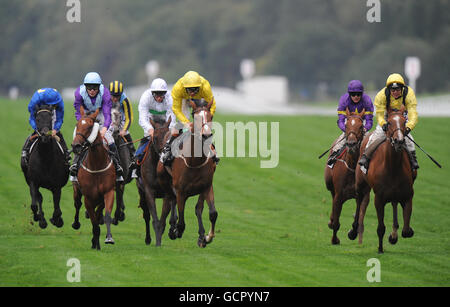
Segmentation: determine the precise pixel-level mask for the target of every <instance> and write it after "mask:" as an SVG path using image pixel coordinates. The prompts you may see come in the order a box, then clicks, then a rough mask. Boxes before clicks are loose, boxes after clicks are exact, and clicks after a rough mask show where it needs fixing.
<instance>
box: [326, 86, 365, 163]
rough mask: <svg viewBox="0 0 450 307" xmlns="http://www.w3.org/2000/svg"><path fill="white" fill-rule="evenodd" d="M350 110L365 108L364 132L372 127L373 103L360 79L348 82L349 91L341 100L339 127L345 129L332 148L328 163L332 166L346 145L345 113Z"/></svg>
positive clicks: (355, 110) (356, 110)
mask: <svg viewBox="0 0 450 307" xmlns="http://www.w3.org/2000/svg"><path fill="white" fill-rule="evenodd" d="M347 108H348V110H349V111H350V112H361V111H362V110H363V109H364V110H365V113H364V120H365V124H364V130H365V131H364V132H367V131H369V130H370V129H372V125H373V103H372V100H371V99H370V97H369V96H368V95H366V94H364V86H363V84H362V83H361V81H359V80H352V81H350V82H349V83H348V88H347V93H345V94H344V95H342V96H341V99H340V100H339V106H338V108H337V111H338V121H337V124H338V127H339V129H341V130H342V131H343V133H342V134H341V135H340V136H339V137H338V139H337V140H336V142H335V145H334V146H333V148H332V150H331V155H330V158H329V159H328V162H327V164H328V165H329V166H332V165H333V164H334V163H335V162H336V159H337V156H338V155H339V154H340V153H341V151H342V149H343V148H344V145H345V119H346V117H345V114H346V109H347Z"/></svg>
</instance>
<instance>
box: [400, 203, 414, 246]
mask: <svg viewBox="0 0 450 307" xmlns="http://www.w3.org/2000/svg"><path fill="white" fill-rule="evenodd" d="M401 205H402V207H403V229H402V237H403V238H411V237H412V236H413V235H414V230H413V229H412V228H411V226H410V222H411V214H412V205H413V204H412V197H411V198H410V199H409V200H408V201H407V202H405V203H403V202H402V203H401Z"/></svg>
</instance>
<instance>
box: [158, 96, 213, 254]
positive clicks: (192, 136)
mask: <svg viewBox="0 0 450 307" xmlns="http://www.w3.org/2000/svg"><path fill="white" fill-rule="evenodd" d="M190 105H191V107H192V110H193V111H192V115H193V118H194V124H193V125H192V126H191V131H190V132H187V133H185V134H183V135H182V136H180V139H181V140H183V137H184V136H187V137H186V138H184V142H183V145H182V150H181V152H179V153H175V152H174V151H173V152H174V155H175V159H174V161H173V164H172V169H171V170H167V169H166V168H164V167H162V163H161V162H159V164H158V181H160V184H161V186H167V183H169V186H171V187H172V189H173V190H174V192H175V194H176V200H177V207H178V223H177V225H176V229H175V234H176V237H178V238H181V237H182V236H183V232H184V229H185V227H186V225H185V222H184V208H185V204H186V200H187V199H188V198H189V197H190V196H194V195H199V197H198V201H197V204H196V206H195V214H196V216H197V220H198V226H199V229H198V234H199V237H198V241H197V244H198V246H199V247H206V244H208V243H211V242H212V240H213V238H214V236H215V232H214V229H215V224H216V220H217V216H218V214H217V210H216V208H215V204H214V190H213V177H214V172H215V170H216V163H215V162H214V161H213V160H212V159H211V157H212V152H211V148H210V146H211V141H210V139H211V137H212V132H211V122H212V115H211V112H210V109H211V105H212V103H209V104H206V103H205V102H204V100H201V101H197V102H194V101H193V100H191V101H190ZM174 143H175V145H173V146H172V148H174V146H176V144H177V142H176V141H175V142H174ZM205 152H206V153H205ZM170 173H171V176H169V174H170ZM168 180H170V181H169V182H167V181H168ZM205 200H206V202H207V203H208V207H209V220H210V222H211V229H210V231H209V233H208V235H207V236H206V237H205V228H204V227H203V220H202V213H203V206H204V202H205Z"/></svg>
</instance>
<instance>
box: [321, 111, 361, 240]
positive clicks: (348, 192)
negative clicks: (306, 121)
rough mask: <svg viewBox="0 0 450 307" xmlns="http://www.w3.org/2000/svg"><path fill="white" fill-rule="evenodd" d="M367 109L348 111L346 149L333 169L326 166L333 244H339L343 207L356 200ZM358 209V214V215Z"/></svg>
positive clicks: (353, 236)
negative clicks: (357, 167) (330, 198)
mask: <svg viewBox="0 0 450 307" xmlns="http://www.w3.org/2000/svg"><path fill="white" fill-rule="evenodd" d="M364 112H365V109H363V110H362V111H361V112H360V113H357V112H355V113H350V112H349V110H348V108H347V110H346V118H347V121H346V124H345V140H346V141H345V145H346V146H345V149H344V151H343V152H342V153H341V154H340V155H339V157H338V159H337V160H336V163H335V164H334V166H333V168H330V167H328V165H326V166H325V184H326V187H327V189H328V190H329V191H330V192H331V197H332V200H333V202H332V210H331V215H330V221H329V222H328V227H329V228H330V229H332V230H333V236H332V238H331V243H332V244H339V243H340V241H339V238H338V237H337V232H338V230H339V228H340V223H339V217H340V215H341V210H342V205H343V204H344V202H346V201H347V200H349V199H352V198H355V197H356V194H355V168H356V166H357V161H358V157H359V149H360V145H361V141H362V140H363V137H364V120H363V116H364ZM358 210H359V209H358V207H357V208H356V212H357V213H358ZM356 223H357V218H356V217H355V222H354V223H353V228H352V230H350V232H349V234H348V236H349V238H350V239H352V240H354V239H355V238H356V229H355V227H356Z"/></svg>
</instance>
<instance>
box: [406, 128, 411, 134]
mask: <svg viewBox="0 0 450 307" xmlns="http://www.w3.org/2000/svg"><path fill="white" fill-rule="evenodd" d="M410 132H411V128H409V127H406V132H405V135H408V134H409V133H410Z"/></svg>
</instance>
